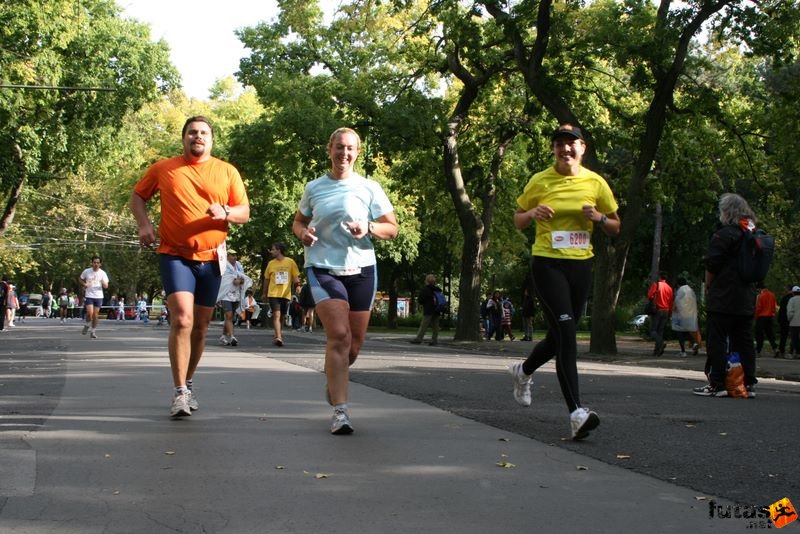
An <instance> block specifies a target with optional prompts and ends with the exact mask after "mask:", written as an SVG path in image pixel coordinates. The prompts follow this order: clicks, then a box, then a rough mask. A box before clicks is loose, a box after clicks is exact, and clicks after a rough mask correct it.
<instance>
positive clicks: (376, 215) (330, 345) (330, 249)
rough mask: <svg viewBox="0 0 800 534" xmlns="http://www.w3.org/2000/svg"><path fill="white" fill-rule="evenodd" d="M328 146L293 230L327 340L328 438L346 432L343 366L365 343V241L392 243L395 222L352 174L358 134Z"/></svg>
mask: <svg viewBox="0 0 800 534" xmlns="http://www.w3.org/2000/svg"><path fill="white" fill-rule="evenodd" d="M327 148H328V156H329V157H330V160H331V171H330V172H329V173H326V174H325V175H323V176H320V177H319V178H317V179H316V180H313V181H311V182H309V183H308V184H306V188H305V191H304V192H303V197H302V199H301V200H300V205H299V206H298V209H297V213H296V214H295V217H294V223H293V225H292V231H293V232H294V234H295V235H296V236H297V238H298V239H300V240H301V241H302V242H303V245H304V246H305V264H304V268H305V270H306V275H307V277H308V283H309V286H310V288H311V293H312V295H313V296H314V302H315V303H316V312H317V316H318V317H319V318H320V320H321V321H322V325H323V326H324V327H325V335H326V337H327V345H326V348H325V376H326V378H327V381H328V383H327V386H326V396H327V398H328V403H329V404H331V405H332V406H333V408H334V409H333V419H332V423H331V433H332V434H350V433H352V432H353V426H352V424H351V423H350V417H349V413H348V408H347V387H348V381H349V367H350V366H351V365H353V363H354V362H355V361H356V358H358V352H359V350H361V345H362V344H363V343H364V337H365V335H366V333H367V325H368V324H369V316H370V310H371V309H372V302H373V299H374V298H375V290H376V288H377V273H376V270H375V263H376V262H375V251H374V250H373V247H372V240H373V239H394V238H395V237H397V220H396V218H395V215H394V208H393V207H392V204H391V202H390V201H389V198H388V197H387V196H386V193H385V192H384V191H383V189H382V188H381V186H380V185H379V184H378V183H377V182H375V181H373V180H369V179H367V178H364V177H363V176H361V175H360V174H358V173H357V172H355V171H354V170H353V166H354V165H355V162H356V160H357V159H358V154H359V151H360V150H361V138H360V137H359V136H358V134H357V133H356V132H355V131H353V130H351V129H349V128H339V129H338V130H336V131H335V132H333V134H331V137H330V140H329V141H328V147H327Z"/></svg>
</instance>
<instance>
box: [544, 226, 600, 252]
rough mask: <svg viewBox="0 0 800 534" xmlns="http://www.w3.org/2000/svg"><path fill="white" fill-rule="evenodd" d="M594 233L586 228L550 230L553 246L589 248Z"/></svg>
mask: <svg viewBox="0 0 800 534" xmlns="http://www.w3.org/2000/svg"><path fill="white" fill-rule="evenodd" d="M591 240H592V234H590V233H589V232H587V231H585V230H571V231H570V230H556V231H553V232H550V242H551V243H552V247H553V248H589V243H590V242H591Z"/></svg>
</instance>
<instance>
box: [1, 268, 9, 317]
mask: <svg viewBox="0 0 800 534" xmlns="http://www.w3.org/2000/svg"><path fill="white" fill-rule="evenodd" d="M6 300H8V278H6V277H5V276H3V280H2V282H0V330H5V329H6Z"/></svg>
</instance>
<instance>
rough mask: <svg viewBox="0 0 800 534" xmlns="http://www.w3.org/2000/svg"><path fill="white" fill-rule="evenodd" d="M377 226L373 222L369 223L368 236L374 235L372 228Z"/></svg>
mask: <svg viewBox="0 0 800 534" xmlns="http://www.w3.org/2000/svg"><path fill="white" fill-rule="evenodd" d="M374 225H375V223H373V222H372V221H370V222H368V223H367V235H372V227H373V226H374Z"/></svg>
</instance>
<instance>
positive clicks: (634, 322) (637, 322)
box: [628, 314, 650, 328]
mask: <svg viewBox="0 0 800 534" xmlns="http://www.w3.org/2000/svg"><path fill="white" fill-rule="evenodd" d="M649 318H650V316H649V315H644V314H642V315H634V316H633V318H632V319H631V320H630V321H628V324H629V325H631V326H632V327H634V328H643V327H644V326H645V323H647V320H648V319H649Z"/></svg>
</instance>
